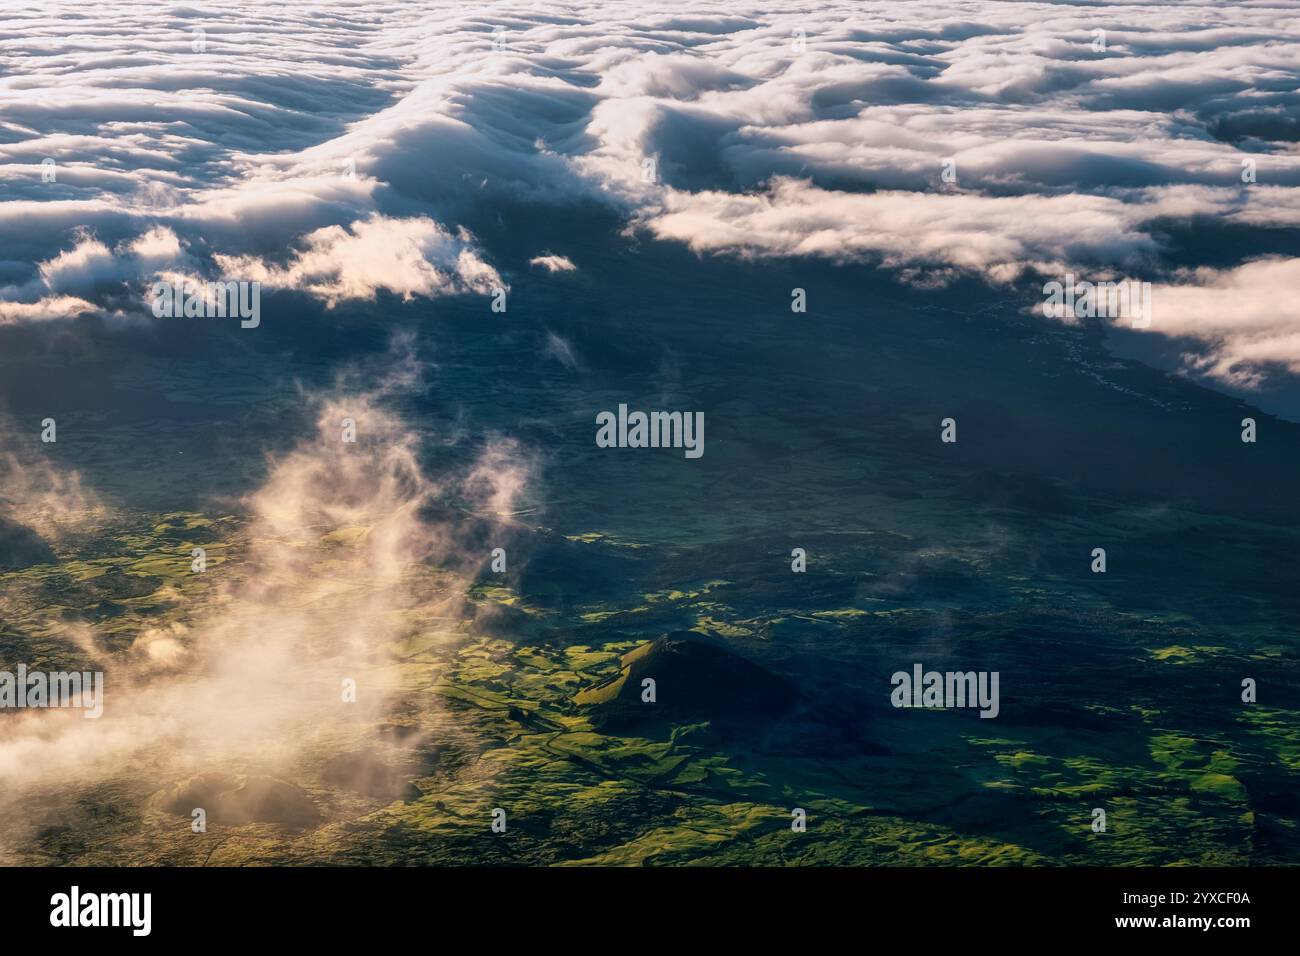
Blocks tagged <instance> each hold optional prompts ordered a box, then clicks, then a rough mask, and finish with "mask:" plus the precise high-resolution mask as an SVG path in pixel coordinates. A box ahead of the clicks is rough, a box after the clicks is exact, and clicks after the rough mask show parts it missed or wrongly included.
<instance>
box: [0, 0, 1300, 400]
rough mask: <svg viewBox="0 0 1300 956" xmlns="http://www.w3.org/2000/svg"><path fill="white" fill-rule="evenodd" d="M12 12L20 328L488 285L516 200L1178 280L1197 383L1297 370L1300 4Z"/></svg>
mask: <svg viewBox="0 0 1300 956" xmlns="http://www.w3.org/2000/svg"><path fill="white" fill-rule="evenodd" d="M4 6H5V7H6V14H5V17H4V20H3V26H0V325H28V324H34V323H49V322H61V321H66V320H67V319H69V318H70V317H78V316H83V317H84V316H94V317H100V318H102V320H103V321H104V322H106V323H109V324H110V325H114V324H120V325H123V326H128V327H129V326H131V325H133V324H134V323H139V322H148V321H150V320H151V317H150V313H149V299H148V292H149V289H150V287H151V284H152V283H153V282H155V281H159V280H163V281H172V282H174V281H177V280H186V279H188V280H191V281H200V280H212V279H236V280H243V281H257V282H260V283H261V284H262V287H263V288H264V289H267V290H277V289H280V290H294V291H297V292H300V293H302V294H304V295H306V296H309V297H311V298H312V299H313V300H316V301H318V302H319V303H320V305H321V306H322V307H323V308H324V309H325V310H330V309H334V308H336V307H338V306H339V305H340V304H343V303H348V302H355V301H359V300H372V299H374V297H375V296H376V295H377V294H379V293H391V294H394V295H397V296H400V297H403V298H411V299H414V298H428V299H436V298H438V297H440V296H445V295H449V294H452V295H458V294H465V293H471V294H483V295H490V294H491V293H492V291H493V290H494V289H508V288H509V285H510V282H509V276H506V275H502V274H501V272H500V269H499V266H498V265H496V264H495V259H494V251H493V249H492V248H489V247H487V246H485V245H484V244H483V243H482V242H481V241H480V240H479V239H477V238H476V237H475V236H474V235H473V234H472V233H470V232H469V231H467V230H466V229H465V228H464V227H463V226H462V225H461V219H462V218H465V217H466V215H467V211H468V210H479V211H480V212H481V211H482V210H483V209H484V208H487V209H490V208H491V205H492V204H493V203H494V202H499V201H501V200H502V199H510V200H516V201H518V200H523V201H537V202H541V203H554V204H560V205H582V204H592V203H594V204H598V205H600V206H604V207H608V208H609V209H610V210H612V211H614V212H615V213H616V214H618V215H619V216H621V217H623V218H624V220H625V221H626V223H627V229H628V232H629V235H638V234H639V235H645V236H649V237H654V238H658V239H662V240H667V241H670V242H674V243H680V244H682V245H684V246H686V247H688V248H689V249H691V250H694V251H695V252H697V253H698V254H699V255H701V256H729V257H750V258H757V259H762V258H775V257H779V258H783V259H791V258H794V259H798V258H807V259H818V260H829V261H834V262H841V263H842V262H862V263H866V264H869V265H872V266H874V267H879V268H883V269H885V270H888V271H889V272H890V273H891V274H893V275H895V276H896V277H897V279H898V281H899V282H901V283H903V284H911V285H918V286H922V287H926V288H933V287H935V286H942V285H944V284H946V283H951V282H953V281H955V280H957V279H959V278H961V277H968V276H974V277H978V278H979V279H980V280H981V281H984V282H987V283H989V284H990V285H992V286H994V287H1005V288H1006V289H1007V290H1008V297H1009V299H1014V298H1015V297H1016V296H1017V295H1018V296H1020V297H1021V298H1022V299H1023V298H1024V297H1025V296H1028V303H1029V304H1028V305H1022V307H1023V308H1026V309H1029V310H1031V311H1032V309H1033V300H1034V298H1035V297H1037V298H1038V299H1041V294H1040V293H1038V292H1037V291H1036V290H1037V289H1038V288H1039V287H1040V286H1041V285H1042V283H1043V282H1045V281H1050V280H1052V279H1056V280H1061V279H1063V278H1064V277H1065V276H1066V275H1073V276H1075V277H1076V278H1078V279H1087V280H1089V281H1105V280H1108V279H1109V280H1124V279H1129V280H1133V281H1136V282H1150V283H1151V284H1152V287H1153V296H1152V302H1153V305H1152V315H1153V321H1152V322H1151V324H1150V326H1149V328H1145V329H1143V330H1142V334H1143V335H1150V336H1155V337H1158V338H1160V339H1161V340H1165V341H1167V342H1168V343H1169V344H1170V348H1171V349H1172V350H1173V354H1174V355H1175V356H1176V359H1175V362H1174V364H1175V365H1176V366H1178V367H1180V368H1182V369H1184V370H1187V371H1189V372H1192V373H1195V374H1197V375H1198V376H1201V377H1202V378H1205V379H1207V380H1209V381H1211V382H1212V383H1218V384H1222V385H1225V386H1231V387H1235V388H1241V389H1246V390H1249V389H1252V388H1255V387H1257V386H1259V385H1260V384H1261V383H1263V382H1265V381H1267V380H1269V379H1270V378H1276V377H1278V376H1283V377H1286V376H1288V375H1290V374H1293V373H1295V372H1298V371H1300V304H1297V301H1296V296H1295V295H1294V294H1293V293H1294V290H1295V289H1296V288H1297V287H1300V246H1297V242H1296V233H1295V229H1296V227H1297V226H1298V225H1300V190H1297V189H1296V188H1295V187H1296V186H1297V185H1300V152H1298V151H1297V146H1296V144H1297V141H1298V140H1300V92H1297V83H1298V79H1300V7H1297V6H1296V5H1295V4H1291V3H1283V2H1246V3H1231V4H1222V3H1216V4H1211V3H1194V2H1193V3H1162V4H1149V5H1132V4H1119V3H1092V4H1086V5H1083V4H1078V5H1075V4H1065V3H1011V2H1008V3H987V2H944V3H930V2H925V0H922V2H916V3H860V2H854V3H836V2H831V3H821V2H819V3H815V4H814V3H809V4H798V3H789V2H782V3H773V2H737V3H728V4H725V5H719V6H716V7H713V8H710V7H708V6H706V5H702V4H690V5H685V4H682V5H675V4H665V5H662V6H660V5H656V6H655V12H649V11H647V9H646V6H645V5H644V4H637V3H617V2H579V3H550V2H548V3H545V4H543V3H512V2H504V3H488V4H476V5H466V4H461V3H445V2H433V3H427V2H426V3H421V2H414V3H400V4H399V3H368V2H347V3H328V2H313V3H304V4H262V3H252V4H247V3H246V4H239V3H223V4H221V5H214V6H204V5H192V6H191V5H177V6H159V5H158V4H155V3H112V4H97V5H86V4H83V3H59V2H52V3H43V4H40V5H30V4H15V3H6V4H4ZM51 162H52V164H53V165H52V166H51V165H50V164H51ZM533 266H534V268H537V269H545V270H548V271H557V270H559V271H579V270H580V266H575V264H574V263H572V262H570V261H568V260H565V259H564V257H562V256H555V255H553V254H552V252H551V250H548V249H544V248H539V249H538V250H537V251H536V256H535V257H534V259H533ZM1044 321H1059V319H1058V320H1053V319H1048V318H1045V319H1044Z"/></svg>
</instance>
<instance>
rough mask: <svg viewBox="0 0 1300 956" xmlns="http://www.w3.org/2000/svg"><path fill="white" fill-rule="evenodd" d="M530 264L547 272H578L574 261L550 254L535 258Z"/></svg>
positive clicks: (529, 261)
mask: <svg viewBox="0 0 1300 956" xmlns="http://www.w3.org/2000/svg"><path fill="white" fill-rule="evenodd" d="M528 264H529V265H530V266H533V267H535V268H538V269H545V270H546V271H547V272H576V271H577V270H578V267H577V266H575V265H574V264H573V261H572V260H570V259H568V258H567V257H565V256H557V255H553V254H552V253H549V252H548V253H543V254H542V255H540V256H533V257H532V258H531V259H529V260H528Z"/></svg>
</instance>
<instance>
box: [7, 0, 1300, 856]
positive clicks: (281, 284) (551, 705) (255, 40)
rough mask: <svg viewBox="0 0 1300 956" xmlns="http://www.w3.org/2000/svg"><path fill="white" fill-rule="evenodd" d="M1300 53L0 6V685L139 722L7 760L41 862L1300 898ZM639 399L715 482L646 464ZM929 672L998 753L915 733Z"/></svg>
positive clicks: (25, 848)
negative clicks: (183, 305) (1132, 286)
mask: <svg viewBox="0 0 1300 956" xmlns="http://www.w3.org/2000/svg"><path fill="white" fill-rule="evenodd" d="M1098 30H1101V31H1104V44H1103V46H1102V48H1100V49H1098V48H1097V35H1096V32H1095V31H1098ZM1298 37H1300V8H1297V7H1296V6H1294V5H1291V4H1284V3H1242V4H1233V5H1217V4H1196V3H1191V4H1177V5H1151V6H1138V5H1123V4H1090V5H1086V6H1085V5H1071V4H1064V3H1060V4H1057V3H1040V4H1020V3H986V2H977V3H945V4H928V3H924V2H922V3H913V4H869V3H868V4H863V3H841V4H829V5H828V4H821V3H819V4H808V5H806V6H802V7H801V6H797V5H790V4H775V3H766V2H764V3H757V2H756V3H750V4H727V5H726V6H725V9H724V8H722V7H718V8H709V9H705V8H693V9H692V8H688V7H686V6H682V7H681V8H680V9H677V8H672V9H669V10H668V11H666V12H655V13H650V12H647V11H646V9H645V8H644V7H643V6H642V5H637V4H631V3H626V4H624V3H597V2H592V3H572V4H561V5H556V4H549V3H548V4H545V5H542V4H512V3H499V4H486V5H482V6H478V7H473V8H469V7H466V6H464V5H457V4H446V3H428V4H418V3H412V4H401V5H389V4H365V3H361V4H355V3H349V4H327V3H313V4H303V5H280V6H267V5H264V4H247V5H239V4H235V5H229V4H223V5H221V6H220V7H207V6H205V5H202V4H198V5H185V6H175V7H170V8H162V9H159V8H158V7H157V6H156V5H152V4H126V3H114V4H106V5H101V6H99V7H89V8H88V7H86V6H85V5H71V4H68V5H64V4H48V5H43V6H42V7H41V9H39V10H31V9H27V8H15V9H7V10H6V12H5V18H4V25H3V27H2V28H0V412H2V415H0V442H3V445H2V447H0V479H3V481H2V483H0V670H9V671H12V670H13V669H14V668H15V667H16V666H17V665H18V664H19V663H24V664H26V665H27V666H28V667H29V668H43V669H46V670H61V669H78V670H102V671H103V672H104V673H105V686H106V692H105V702H104V704H105V706H104V716H103V717H102V718H101V719H98V720H87V719H84V718H83V716H82V715H81V714H80V713H79V712H76V711H56V710H29V711H25V712H15V711H6V712H3V713H0V722H2V723H0V823H2V824H3V825H2V826H0V860H3V861H4V862H23V863H38V864H61V863H126V864H147V863H170V864H193V865H199V864H235V863H282V862H345V863H347V862H351V863H394V862H414V863H437V864H442V863H450V864H455V863H496V864H503V863H548V864H549V863H564V862H581V861H585V862H603V863H664V864H673V863H700V862H703V863H719V864H722V863H762V864H784V863H800V864H817V863H841V864H852V863H872V864H879V863H903V864H913V863H936V864H991V863H1091V864H1121V863H1125V864H1126V863H1172V862H1194V863H1227V864H1250V863H1275V862H1293V861H1294V860H1295V858H1296V853H1297V848H1298V847H1300V833H1298V831H1297V828H1298V827H1300V803H1298V800H1300V797H1298V796H1297V776H1296V775H1297V768H1298V767H1300V724H1298V723H1297V721H1296V716H1297V715H1296V710H1295V706H1294V704H1295V701H1296V700H1297V699H1300V697H1297V691H1298V690H1300V668H1298V667H1297V664H1296V660H1297V657H1296V637H1295V634H1296V633H1297V624H1300V606H1298V605H1297V601H1298V600H1300V599H1298V598H1297V593H1300V592H1297V589H1296V587H1295V572H1294V560H1293V555H1294V551H1295V544H1296V530H1297V527H1296V526H1297V520H1298V518H1300V513H1298V512H1297V506H1296V503H1295V492H1294V488H1295V475H1296V474H1297V466H1298V465H1300V460H1298V459H1300V451H1298V448H1300V446H1298V445H1297V438H1300V426H1297V425H1296V424H1293V420H1294V419H1295V418H1296V416H1297V414H1300V400H1297V393H1296V391H1295V389H1296V377H1295V373H1296V371H1297V370H1300V307H1298V306H1297V305H1296V301H1297V299H1296V296H1295V290H1296V289H1297V288H1300V230H1298V228H1297V227H1298V226H1300V199H1298V198H1297V197H1300V190H1297V188H1296V187H1297V185H1300V154H1298V153H1297V149H1296V143H1297V138H1298V137H1300V93H1298V92H1297V82H1298V74H1300V70H1298V69H1297V63H1300V40H1298ZM45 160H52V161H53V164H52V167H51V166H50V165H49V164H45V163H44V161H45ZM1243 161H1251V162H1250V163H1247V164H1245V165H1244V164H1243ZM949 162H950V163H951V166H950V167H948V168H950V169H952V170H954V171H955V177H953V178H952V179H951V181H949V180H948V179H945V177H944V170H945V164H946V163H949ZM1248 166H1249V167H1250V168H1252V169H1253V171H1254V172H1253V175H1252V177H1250V179H1249V181H1248V179H1247V178H1245V177H1244V176H1243V173H1244V171H1245V170H1246V169H1247V167H1248ZM1067 273H1069V274H1072V275H1075V276H1078V277H1080V278H1087V279H1091V280H1094V281H1106V280H1127V279H1132V280H1138V281H1144V282H1149V283H1151V286H1152V315H1151V322H1150V324H1149V326H1147V327H1144V328H1133V327H1129V326H1128V325H1127V324H1126V323H1122V322H1115V321H1110V320H1107V319H1105V318H1095V319H1093V318H1081V319H1076V320H1073V321H1062V320H1057V319H1052V318H1048V317H1046V316H1044V315H1043V312H1042V309H1041V305H1042V302H1043V284H1044V283H1045V282H1047V281H1050V280H1052V279H1061V278H1062V277H1063V276H1065V275H1066V274H1067ZM160 280H161V281H164V282H169V283H170V282H182V283H184V282H186V281H189V282H200V281H219V280H238V281H246V282H257V283H259V286H260V290H261V300H260V303H261V306H260V307H261V314H260V322H259V323H258V324H257V326H256V327H255V328H241V326H240V322H239V320H238V319H237V318H231V317H226V318H199V317H188V318H187V317H168V318H157V317H155V315H154V314H153V313H152V312H151V310H150V305H149V296H150V289H151V287H152V285H153V283H155V282H157V281H160ZM796 289H800V290H804V293H805V295H806V300H807V310H806V311H805V312H794V311H792V309H791V302H792V290H796ZM499 293H500V294H504V301H505V302H506V303H507V306H506V308H505V310H504V311H494V310H493V308H492V303H493V300H494V299H496V298H498V297H499ZM620 403H625V404H627V405H629V406H630V407H632V408H641V409H663V410H677V411H682V412H697V411H698V412H702V413H703V415H704V420H705V421H706V423H707V429H706V433H705V434H706V438H705V443H704V453H703V455H702V456H701V457H700V458H699V459H698V460H692V459H688V458H686V457H685V456H684V455H683V454H682V452H681V451H680V450H670V449H649V448H641V449H637V448H617V449H615V448H601V447H598V445H597V443H596V441H595V435H596V416H597V414H598V413H600V412H601V411H604V410H610V409H616V408H618V406H619V405H620ZM1275 416H1277V417H1275ZM948 417H951V418H953V419H955V421H956V422H957V434H958V441H956V442H955V443H951V444H948V443H943V442H941V440H940V422H941V421H942V420H944V419H945V418H948ZM1247 417H1249V418H1252V419H1254V420H1255V421H1256V422H1257V426H1258V440H1257V441H1256V442H1253V443H1246V442H1243V441H1242V440H1241V433H1242V424H1241V423H1242V420H1243V419H1244V418H1247ZM47 418H49V419H53V420H55V421H56V422H57V436H58V437H57V441H56V442H42V441H41V431H42V422H43V420H45V419H47ZM345 420H351V421H352V422H353V423H354V425H355V430H356V436H357V440H356V442H355V443H348V442H345V441H343V440H341V437H340V436H341V434H342V430H343V429H344V427H345V426H344V424H343V423H344V421H345ZM1098 547H1101V548H1104V549H1105V550H1106V553H1107V560H1108V567H1107V570H1106V573H1104V574H1095V573H1093V572H1092V571H1091V570H1090V561H1091V560H1092V559H1091V558H1090V554H1091V552H1092V551H1093V549H1094V548H1098ZM195 548H202V549H204V552H205V554H206V556H207V566H206V570H205V571H204V572H202V573H196V572H195V571H194V570H193V567H192V554H193V551H194V549H195ZM494 548H502V549H504V551H505V553H506V555H507V556H508V560H507V564H506V569H505V570H504V571H503V572H498V571H496V570H494V569H493V567H492V551H493V549H494ZM794 548H802V549H804V550H805V552H806V554H807V570H806V572H803V573H794V572H792V569H791V551H792V549H794ZM914 662H921V663H922V664H923V665H924V666H925V667H927V668H935V669H937V670H940V671H948V670H957V671H968V670H975V671H981V672H986V671H997V672H999V673H1000V675H1001V681H1000V687H1001V694H1002V697H1001V705H1000V712H999V714H998V716H997V717H996V719H992V720H982V719H980V718H979V716H978V714H977V713H976V712H974V711H962V710H948V711H926V710H911V709H897V708H895V707H892V706H891V704H890V678H891V675H892V674H894V673H895V672H897V671H900V670H903V671H909V670H910V669H911V667H912V666H913V663H914ZM647 676H650V677H654V678H655V679H656V680H657V682H658V686H659V692H660V698H659V701H657V702H656V706H655V708H653V709H650V710H646V709H645V708H644V706H643V705H642V701H641V699H640V697H639V693H640V682H641V680H643V679H644V678H645V677H647ZM1243 678H1251V679H1253V680H1255V681H1256V682H1257V683H1258V686H1259V698H1258V700H1257V701H1256V702H1254V703H1245V702H1243V701H1242V699H1241V682H1242V679H1243ZM348 680H351V681H353V682H354V685H355V688H356V694H355V701H347V702H345V701H344V700H342V699H341V697H340V685H341V684H342V683H343V682H344V681H348ZM660 705H662V706H660ZM195 807H204V808H205V809H206V810H207V812H208V819H209V828H208V831H207V832H206V833H194V832H192V829H191V811H192V809H193V808H195ZM795 807H799V808H803V809H805V810H806V811H807V815H808V829H807V831H806V832H804V833H799V834H794V833H792V832H791V829H790V819H791V810H792V808H795ZM1096 807H1102V808H1105V809H1106V812H1107V815H1108V820H1109V826H1108V830H1107V832H1106V833H1104V834H1100V833H1094V832H1093V831H1092V830H1091V828H1090V822H1091V819H1092V818H1091V813H1092V810H1093V808H1096ZM495 808H504V809H505V810H506V812H507V815H508V818H509V821H510V822H509V828H508V830H507V832H506V833H505V834H497V833H494V832H492V830H491V828H490V824H491V822H492V811H493V810H494V809H495Z"/></svg>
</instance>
